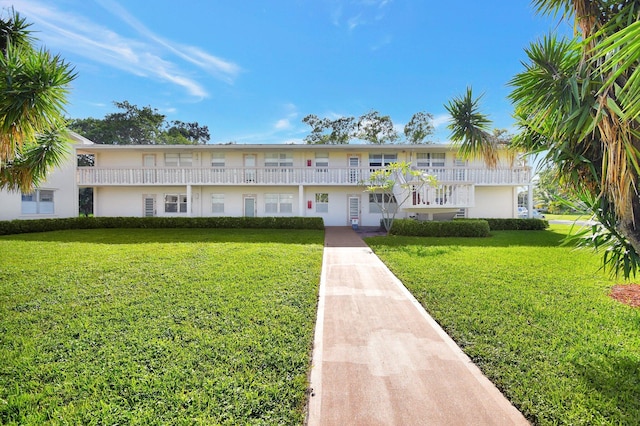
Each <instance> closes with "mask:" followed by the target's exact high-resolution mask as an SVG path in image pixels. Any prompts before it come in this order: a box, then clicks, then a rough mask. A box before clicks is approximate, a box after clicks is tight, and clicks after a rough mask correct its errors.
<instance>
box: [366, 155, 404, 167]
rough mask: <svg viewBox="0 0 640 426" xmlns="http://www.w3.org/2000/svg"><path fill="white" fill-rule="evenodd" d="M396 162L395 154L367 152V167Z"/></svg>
mask: <svg viewBox="0 0 640 426" xmlns="http://www.w3.org/2000/svg"><path fill="white" fill-rule="evenodd" d="M396 162H398V155H397V154H369V167H382V166H388V165H389V164H391V163H396Z"/></svg>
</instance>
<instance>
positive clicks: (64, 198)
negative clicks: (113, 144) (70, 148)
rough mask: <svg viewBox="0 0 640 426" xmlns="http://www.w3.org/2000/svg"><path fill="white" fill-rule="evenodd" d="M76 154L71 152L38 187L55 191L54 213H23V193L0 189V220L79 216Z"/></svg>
mask: <svg viewBox="0 0 640 426" xmlns="http://www.w3.org/2000/svg"><path fill="white" fill-rule="evenodd" d="M75 167H76V158H75V155H74V154H72V153H69V155H67V157H66V159H65V161H64V162H63V164H62V166H61V167H59V168H55V169H53V170H52V171H51V172H50V173H49V175H48V176H47V178H46V179H45V181H43V182H41V184H40V185H39V186H38V189H41V190H51V191H53V205H54V211H53V214H23V213H22V193H21V192H20V191H17V192H9V191H6V190H1V191H0V220H13V219H45V218H62V217H75V216H78V191H77V189H76V186H75Z"/></svg>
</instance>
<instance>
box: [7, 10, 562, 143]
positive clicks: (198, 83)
mask: <svg viewBox="0 0 640 426" xmlns="http://www.w3.org/2000/svg"><path fill="white" fill-rule="evenodd" d="M0 5H1V7H2V8H5V9H6V8H7V7H11V6H13V7H14V8H15V10H16V11H18V12H20V13H21V14H22V15H23V16H25V17H26V18H27V20H28V21H29V22H32V23H33V27H32V29H33V30H34V31H36V33H35V36H36V37H37V38H38V39H39V43H40V44H42V45H45V46H46V47H47V48H48V49H49V50H51V51H52V52H54V53H60V55H61V56H62V57H64V58H65V59H66V60H67V61H68V62H70V63H71V64H72V65H74V66H75V69H76V71H77V73H78V78H77V79H76V80H75V81H74V83H73V85H72V88H71V94H70V96H69V98H68V99H69V105H68V107H67V114H68V116H69V117H72V118H87V117H95V118H102V117H104V115H105V114H108V113H110V112H115V111H116V109H115V107H114V105H113V101H123V100H128V101H129V102H131V103H132V104H135V105H138V106H140V107H142V106H147V105H149V106H151V107H153V108H156V109H158V111H160V112H161V113H163V114H165V115H166V116H167V119H168V120H181V121H185V122H193V121H197V122H198V123H199V124H201V125H207V126H208V127H209V130H210V132H211V143H225V142H230V141H235V142H237V143H292V142H296V143H301V142H302V139H303V138H304V137H305V136H306V135H307V134H308V133H309V130H310V128H309V126H307V125H306V124H304V123H302V118H303V117H305V116H306V115H308V114H315V115H318V116H320V117H329V118H336V117H339V116H355V117H358V116H360V115H362V114H364V113H366V112H368V111H370V110H376V111H379V112H380V113H381V114H383V115H389V116H390V117H391V118H392V120H393V122H394V124H395V125H396V127H397V128H398V129H400V130H401V129H402V127H403V126H404V124H405V123H406V122H407V121H408V120H409V119H410V118H411V116H412V115H413V114H414V113H416V112H418V111H425V112H429V113H431V114H433V115H434V117H435V124H436V125H437V128H436V134H435V135H434V137H433V139H434V141H436V142H446V141H447V140H448V136H449V131H448V130H447V129H446V124H447V115H446V110H445V108H444V104H446V103H447V102H448V101H449V100H450V99H451V98H452V97H454V96H459V95H461V94H463V93H464V92H465V90H466V87H467V86H472V87H473V90H474V93H476V94H481V93H484V96H483V100H482V108H483V110H484V111H485V112H486V113H487V114H489V115H490V117H491V118H492V119H493V121H494V127H498V128H510V127H511V126H512V124H513V120H512V118H511V113H512V108H511V105H510V103H509V101H508V99H507V95H508V94H509V91H510V89H509V87H508V84H507V83H508V81H509V80H510V79H511V78H512V77H513V76H514V75H515V74H516V73H517V72H519V71H521V70H522V65H521V63H520V62H521V61H522V60H524V59H525V53H524V48H525V47H527V46H528V45H529V43H530V42H532V41H534V40H536V39H538V38H540V37H542V36H543V35H545V34H548V33H549V32H550V31H553V30H556V31H561V32H564V33H570V32H571V28H569V27H568V26H567V24H566V23H564V22H562V23H559V19H558V18H552V17H542V16H539V15H536V14H535V11H534V9H533V7H532V6H531V4H530V2H529V1H527V0H485V1H477V0H468V1H465V0H458V1H455V2H441V1H433V0H432V1H425V0H270V1H257V0H254V1H249V0H233V1H207V0H183V1H180V2H177V1H175V0H153V1H147V0H145V1H142V0H129V1H126V2H125V1H124V0H118V1H116V0H14V1H6V0H0Z"/></svg>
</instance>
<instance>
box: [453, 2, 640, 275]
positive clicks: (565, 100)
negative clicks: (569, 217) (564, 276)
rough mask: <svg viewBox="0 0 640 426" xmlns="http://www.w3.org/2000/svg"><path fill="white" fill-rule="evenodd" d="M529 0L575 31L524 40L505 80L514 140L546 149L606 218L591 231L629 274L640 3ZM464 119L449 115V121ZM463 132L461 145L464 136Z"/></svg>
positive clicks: (637, 241) (636, 243)
mask: <svg viewBox="0 0 640 426" xmlns="http://www.w3.org/2000/svg"><path fill="white" fill-rule="evenodd" d="M533 4H534V6H535V7H536V8H537V10H538V12H539V13H543V14H550V15H554V16H557V15H562V17H563V18H565V19H566V18H572V19H573V20H574V21H575V26H574V28H575V31H576V34H575V39H573V40H566V39H558V38H556V37H554V36H548V37H545V38H543V39H542V40H540V41H538V42H537V43H534V44H532V45H531V46H530V47H529V48H528V49H526V54H527V56H528V63H526V64H525V69H524V71H522V72H521V73H519V74H517V75H516V76H515V77H514V78H513V79H512V80H511V82H510V84H511V86H512V87H513V91H512V93H511V95H510V98H511V100H512V101H513V103H514V107H515V118H516V120H517V123H518V125H519V127H520V129H521V132H520V134H519V135H517V137H516V140H515V143H516V145H517V146H518V147H519V148H520V149H524V150H525V151H528V152H548V155H547V156H546V160H547V162H549V163H550V164H553V165H555V166H556V167H557V170H558V178H559V179H561V180H562V181H563V183H564V184H566V185H568V186H569V187H571V188H572V189H573V191H574V192H575V193H576V194H580V195H581V196H582V199H583V200H584V201H587V202H588V203H589V204H590V206H591V208H592V210H593V212H594V214H596V215H597V217H598V219H599V220H600V222H601V223H602V225H603V226H604V227H605V228H606V230H607V232H606V233H600V234H598V235H599V236H598V237H596V238H594V237H593V236H592V237H591V240H592V242H594V243H595V244H596V245H607V246H608V248H609V249H610V250H609V251H608V252H606V253H605V257H604V261H605V265H607V264H608V266H611V267H612V268H613V270H614V272H618V271H623V272H624V274H625V276H627V277H628V276H629V275H630V274H635V270H636V269H637V267H638V265H640V263H639V262H640V257H639V256H638V253H640V229H639V228H638V224H640V221H639V220H636V218H640V198H639V197H638V177H639V176H640V161H639V149H640V121H639V118H640V76H639V71H638V66H637V65H638V60H639V58H640V22H639V18H640V4H638V2H637V1H636V0H623V1H611V0H534V1H533ZM464 124H465V123H459V122H458V121H457V120H456V118H455V116H454V122H453V123H452V127H453V128H454V129H458V128H459V127H460V126H462V125H464ZM467 139H468V138H465V139H464V142H463V145H464V144H467V145H470V143H469V142H468V141H467ZM475 145H478V146H482V145H484V142H483V141H482V140H481V141H480V143H477V142H476V143H475ZM471 146H474V145H471ZM474 149H475V148H474ZM611 250H613V252H612V251H611Z"/></svg>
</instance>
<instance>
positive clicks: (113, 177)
mask: <svg viewBox="0 0 640 426" xmlns="http://www.w3.org/2000/svg"><path fill="white" fill-rule="evenodd" d="M73 138H74V142H75V145H74V146H73V149H72V152H70V155H69V158H68V161H67V162H66V163H65V164H64V165H63V166H62V167H60V168H58V169H56V170H54V171H53V172H52V173H51V174H50V176H49V178H48V179H47V180H46V182H44V183H43V184H42V185H40V187H39V188H37V189H36V190H34V191H33V192H32V193H29V194H22V193H16V192H7V191H0V220H9V219H30V218H53V217H74V216H77V215H78V214H79V205H78V193H79V190H80V189H81V188H91V189H92V192H93V214H94V215H95V216H181V217H202V216H315V217H322V218H323V219H324V223H325V225H327V226H348V225H352V224H354V223H357V224H359V225H360V226H378V225H379V224H380V219H381V214H380V209H379V207H378V204H377V203H376V202H375V197H381V196H382V194H370V193H367V192H366V191H365V190H364V187H363V182H364V181H366V179H367V178H368V176H369V175H370V173H371V172H372V171H374V170H376V169H379V168H381V167H384V166H385V165H387V164H389V163H393V162H402V161H404V162H408V163H410V164H411V166H412V167H413V168H414V169H418V170H420V171H422V172H424V173H427V174H430V175H434V176H435V177H436V178H437V185H436V186H424V187H422V188H419V189H418V190H415V191H412V192H411V193H401V192H402V191H403V190H402V189H401V188H400V187H399V186H398V187H397V188H396V191H399V192H398V193H397V194H396V199H397V200H403V199H406V201H405V202H404V203H403V204H402V205H400V206H399V208H398V215H397V217H416V218H418V219H425V220H430V219H446V218H452V217H453V216H459V217H460V216H462V217H476V218H478V217H482V218H487V217H499V218H512V217H513V218H514V217H517V214H518V191H519V190H522V189H523V188H527V187H529V188H530V185H531V170H530V168H529V167H528V166H526V165H525V164H523V163H522V162H517V161H514V160H513V159H512V158H509V156H508V155H507V154H506V152H505V153H504V155H503V156H502V158H501V161H500V163H499V165H498V167H497V168H495V169H489V168H487V167H486V166H485V165H484V163H483V162H482V161H481V160H474V161H465V160H461V159H459V158H457V156H456V149H455V148H454V147H452V146H449V145H441V144H433V145H362V144H354V145H239V144H230V145H102V144H94V143H92V142H91V141H88V140H87V139H84V138H82V137H80V136H78V135H73ZM77 155H84V156H85V157H84V158H85V159H89V163H92V165H91V166H82V167H81V166H78V165H77V164H78V163H77V160H76V158H77ZM407 191H408V190H407Z"/></svg>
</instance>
